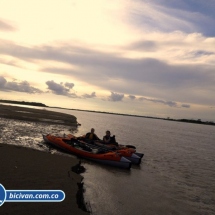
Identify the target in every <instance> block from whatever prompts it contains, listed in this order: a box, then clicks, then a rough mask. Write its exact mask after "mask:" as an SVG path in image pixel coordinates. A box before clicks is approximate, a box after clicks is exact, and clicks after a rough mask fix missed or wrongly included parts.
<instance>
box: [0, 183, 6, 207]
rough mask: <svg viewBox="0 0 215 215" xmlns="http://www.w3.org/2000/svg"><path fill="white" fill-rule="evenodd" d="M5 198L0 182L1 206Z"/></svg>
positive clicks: (4, 191)
mask: <svg viewBox="0 0 215 215" xmlns="http://www.w3.org/2000/svg"><path fill="white" fill-rule="evenodd" d="M5 199H6V190H5V188H4V187H3V185H2V184H0V206H2V205H3V204H4V202H5Z"/></svg>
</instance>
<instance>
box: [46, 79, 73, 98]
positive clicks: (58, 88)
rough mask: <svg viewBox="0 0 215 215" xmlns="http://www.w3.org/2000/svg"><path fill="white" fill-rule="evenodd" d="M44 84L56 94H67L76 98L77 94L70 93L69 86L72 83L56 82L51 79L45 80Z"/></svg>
mask: <svg viewBox="0 0 215 215" xmlns="http://www.w3.org/2000/svg"><path fill="white" fill-rule="evenodd" d="M46 84H47V85H48V89H49V90H51V92H52V93H54V94H56V95H62V96H68V97H71V98H77V95H76V94H75V93H71V92H70V89H71V86H72V87H73V86H74V84H73V83H65V84H64V83H60V84H58V83H56V82H54V81H53V80H52V81H47V82H46Z"/></svg>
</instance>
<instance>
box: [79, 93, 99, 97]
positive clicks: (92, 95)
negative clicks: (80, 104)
mask: <svg viewBox="0 0 215 215" xmlns="http://www.w3.org/2000/svg"><path fill="white" fill-rule="evenodd" d="M82 96H83V97H84V98H94V97H96V93H95V92H92V93H91V94H87V93H86V94H84V95H82Z"/></svg>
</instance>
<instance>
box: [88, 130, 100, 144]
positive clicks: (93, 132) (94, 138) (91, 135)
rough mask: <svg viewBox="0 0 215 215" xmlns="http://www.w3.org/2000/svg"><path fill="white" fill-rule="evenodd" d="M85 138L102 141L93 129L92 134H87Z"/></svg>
mask: <svg viewBox="0 0 215 215" xmlns="http://www.w3.org/2000/svg"><path fill="white" fill-rule="evenodd" d="M85 138H86V139H88V140H91V141H93V140H100V139H99V138H98V136H97V135H96V134H95V129H94V128H91V132H88V133H86V135H85Z"/></svg>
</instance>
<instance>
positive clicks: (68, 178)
mask: <svg viewBox="0 0 215 215" xmlns="http://www.w3.org/2000/svg"><path fill="white" fill-rule="evenodd" d="M0 157H1V165H0V172H1V174H0V183H1V184H2V185H3V186H4V187H5V189H6V190H62V191H64V193H65V199H64V201H62V202H60V203H54V202H48V203H47V202H39V203H33V202H29V203H26V202H13V203H10V202H5V203H4V204H3V205H2V206H1V207H0V213H2V214H24V215H25V214H26V215H27V214H44V211H45V214H61V213H62V214H72V213H73V214H77V215H82V214H83V215H84V214H89V213H88V212H85V211H83V210H82V209H81V208H83V207H82V206H80V205H79V206H78V199H77V194H78V192H80V191H79V189H78V186H77V185H78V184H80V183H81V181H82V180H83V177H82V176H80V175H79V174H76V173H75V172H73V171H72V167H73V166H75V165H77V163H78V159H75V158H73V157H67V156H62V155H56V154H49V153H47V152H42V151H38V150H34V149H30V148H26V147H21V146H14V145H9V144H3V143H1V144H0ZM79 201H80V200H79Z"/></svg>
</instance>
